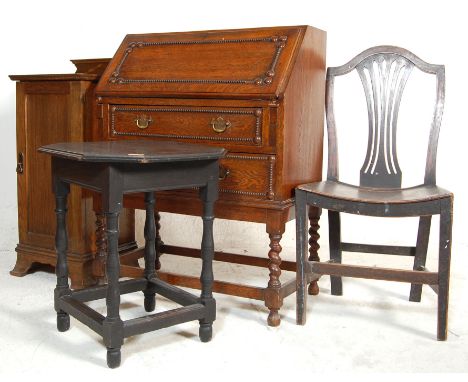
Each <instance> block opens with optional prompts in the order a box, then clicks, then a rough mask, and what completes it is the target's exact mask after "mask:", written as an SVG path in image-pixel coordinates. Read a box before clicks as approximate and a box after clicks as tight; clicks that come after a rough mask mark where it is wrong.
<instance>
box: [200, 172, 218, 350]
mask: <svg viewBox="0 0 468 382" xmlns="http://www.w3.org/2000/svg"><path fill="white" fill-rule="evenodd" d="M200 197H201V199H202V201H203V216H202V219H203V236H202V242H201V257H202V271H201V276H200V282H201V296H200V301H201V303H202V304H203V305H205V306H206V307H207V309H208V314H207V317H206V318H204V319H202V320H200V330H199V337H200V340H201V341H202V342H208V341H210V340H211V337H212V335H213V321H214V320H215V318H216V301H215V299H214V298H213V293H212V288H213V281H214V276H213V258H214V241H213V221H214V202H215V201H216V199H217V198H218V184H217V181H210V182H208V184H207V186H206V187H203V188H202V189H201V190H200Z"/></svg>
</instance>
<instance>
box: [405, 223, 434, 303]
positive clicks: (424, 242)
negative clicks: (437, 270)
mask: <svg viewBox="0 0 468 382" xmlns="http://www.w3.org/2000/svg"><path fill="white" fill-rule="evenodd" d="M431 219H432V216H430V215H429V216H421V217H420V218H419V228H418V238H417V240H416V254H415V256H414V265H413V270H415V271H419V270H421V267H424V266H425V265H426V256H427V246H428V243H429V233H430V231H431ZM421 292H422V284H411V291H410V296H409V300H410V301H413V302H420V301H421Z"/></svg>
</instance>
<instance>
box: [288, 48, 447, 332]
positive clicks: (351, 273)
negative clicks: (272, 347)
mask: <svg viewBox="0 0 468 382" xmlns="http://www.w3.org/2000/svg"><path fill="white" fill-rule="evenodd" d="M413 69H419V70H420V71H421V72H422V73H423V74H424V73H425V74H427V75H431V76H435V82H436V94H435V105H434V109H433V116H432V122H431V126H430V133H429V140H428V142H429V143H428V147H427V156H426V167H425V176H424V182H423V184H420V185H417V186H413V187H405V188H403V187H402V171H401V169H400V165H399V162H398V158H397V132H398V131H397V121H398V111H399V107H400V101H401V99H402V95H403V92H404V90H405V86H406V84H407V80H408V79H409V78H410V77H411V76H410V74H411V73H412V71H413ZM353 71H357V73H358V75H359V78H360V80H361V83H362V85H363V88H364V93H365V98H366V101H367V113H368V120H369V132H368V141H367V152H366V153H365V159H364V163H363V164H362V167H361V170H360V180H359V185H352V184H348V183H345V182H341V181H340V180H339V176H338V150H337V148H338V143H337V130H336V124H335V113H334V84H335V78H336V77H337V76H343V75H346V74H348V73H351V72H353ZM444 95H445V68H444V66H443V65H432V64H429V63H427V62H425V61H423V60H421V59H420V58H418V57H417V56H415V55H414V54H413V53H411V52H409V51H408V50H406V49H402V48H399V47H394V46H376V47H373V48H370V49H367V50H365V51H364V52H362V53H360V54H358V55H357V56H356V57H355V58H353V59H352V60H351V61H349V62H348V63H346V64H344V65H342V66H339V67H330V68H328V70H327V78H326V120H327V129H328V170H327V179H326V180H325V181H321V182H315V183H309V184H303V185H299V186H298V187H297V188H296V190H295V197H296V234H297V254H296V256H297V307H296V314H297V323H298V324H302V325H304V324H305V322H306V298H307V291H306V286H307V283H310V282H311V281H313V280H317V279H318V278H319V277H320V276H321V275H325V274H327V275H330V277H331V293H332V294H333V295H342V293H343V285H342V277H357V278H365V279H377V280H390V281H400V282H409V283H411V291H410V296H409V299H410V301H415V302H419V301H421V290H422V285H423V284H427V285H429V286H430V287H431V288H432V289H433V290H434V291H435V292H436V293H437V295H438V319H437V339H438V340H446V338H447V315H448V304H449V302H448V301H449V275H450V255H451V244H452V242H451V240H452V238H451V236H452V205H453V194H452V193H451V192H449V191H446V190H444V189H442V188H440V187H438V186H437V185H436V154H437V142H438V137H439V128H440V124H441V119H442V113H443V107H444ZM415 144H417V142H412V143H411V144H406V145H400V146H399V147H398V149H399V150H400V149H403V148H404V149H407V148H408V149H411V148H412V146H413V147H414V145H415ZM403 146H404V147H403ZM308 206H313V207H317V208H320V209H321V208H324V209H327V210H328V224H329V246H330V260H329V261H327V262H319V261H309V260H308V259H307V258H306V253H307V236H306V234H307V231H306V229H307V226H306V225H307V217H306V211H307V207H308ZM340 213H347V214H358V215H366V216H374V217H419V227H418V233H417V239H416V245H415V246H394V245H375V244H358V243H348V242H343V241H342V239H341V226H340ZM432 215H440V233H439V259H438V270H437V272H431V271H429V270H428V269H426V267H425V263H426V255H427V248H428V240H429V232H430V227H431V217H432ZM342 252H361V253H377V254H388V255H400V256H411V257H414V265H413V270H403V269H393V268H380V267H370V266H358V265H347V264H343V263H342Z"/></svg>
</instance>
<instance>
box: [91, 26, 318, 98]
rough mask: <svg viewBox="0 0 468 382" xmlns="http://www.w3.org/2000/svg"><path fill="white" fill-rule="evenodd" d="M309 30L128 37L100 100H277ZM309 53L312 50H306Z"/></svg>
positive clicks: (107, 76)
mask: <svg viewBox="0 0 468 382" xmlns="http://www.w3.org/2000/svg"><path fill="white" fill-rule="evenodd" d="M306 33H311V34H317V35H321V36H322V35H324V34H325V32H322V31H320V30H318V29H315V28H312V27H309V26H285V27H271V28H252V29H234V30H215V31H202V32H179V33H156V34H154V33H153V34H140V35H127V36H126V37H125V39H124V40H123V42H122V44H121V45H120V47H119V49H118V50H117V52H116V53H115V55H114V57H113V58H112V60H111V62H110V63H109V65H108V66H107V68H106V70H105V72H104V74H103V76H102V77H101V80H100V81H99V83H98V86H97V95H100V96H108V95H117V96H143V97H151V96H169V95H176V96H177V95H185V96H187V95H194V96H205V97H210V96H213V97H222V96H223V95H224V96H230V97H236V96H238V97H240V98H241V97H242V96H244V97H255V96H256V97H259V96H261V97H268V98H273V97H275V96H278V95H279V94H281V93H282V92H284V89H285V87H286V85H287V82H288V79H289V76H290V74H291V71H292V68H293V67H294V63H295V60H296V58H297V56H298V52H299V51H300V49H301V48H302V45H303V40H304V36H305V34H306ZM305 49H308V48H307V47H306V48H305Z"/></svg>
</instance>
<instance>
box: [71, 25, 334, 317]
mask: <svg viewBox="0 0 468 382" xmlns="http://www.w3.org/2000/svg"><path fill="white" fill-rule="evenodd" d="M325 40H326V34H325V32H323V31H321V30H318V29H316V28H313V27H310V26H292V27H273V28H254V29H239V30H219V31H202V32H181V33H161V34H160V33H158V34H141V35H127V36H126V37H125V39H124V40H123V42H122V44H121V46H120V47H119V49H118V50H117V52H116V54H115V55H114V57H113V58H112V59H111V60H110V62H109V63H108V65H107V67H106V68H105V70H104V72H103V73H102V71H99V70H98V69H95V68H96V66H95V65H101V67H103V66H105V65H103V62H104V60H96V61H92V60H91V61H89V62H88V61H85V60H83V61H78V72H86V71H94V70H96V71H97V72H99V74H101V76H100V79H99V82H98V83H97V86H96V88H95V89H93V94H92V97H93V102H91V105H90V106H89V108H88V110H87V111H85V114H86V115H95V118H93V121H92V122H91V123H90V124H89V125H90V127H91V129H92V132H91V133H90V134H89V139H91V140H122V139H125V140H128V139H154V140H176V141H181V142H194V143H204V144H209V145H214V146H219V147H224V148H226V149H227V150H228V154H227V155H226V157H225V158H224V159H222V160H221V165H220V181H219V187H220V194H219V200H218V202H217V203H216V207H215V208H216V216H217V217H218V218H221V219H231V220H240V221H250V222H258V223H264V224H265V225H266V232H267V233H268V235H269V239H270V248H269V249H265V255H267V256H264V257H252V256H243V255H236V254H231V253H225V252H216V254H215V260H219V261H227V262H233V263H238V264H246V265H254V266H261V267H268V269H269V280H265V287H261V288H260V287H254V286H249V285H244V284H241V283H228V282H224V281H222V280H216V281H215V283H214V286H213V290H214V291H215V292H221V293H226V294H231V295H237V296H242V297H248V298H252V299H258V300H263V301H264V302H265V305H266V306H267V307H268V309H269V311H270V313H269V316H268V324H269V325H271V326H277V325H279V324H280V315H279V310H280V308H281V306H282V303H283V298H284V297H286V296H288V295H289V294H291V293H293V292H294V291H295V289H296V285H295V279H294V280H290V281H288V282H282V281H281V280H280V276H281V270H282V269H283V270H290V271H294V270H295V264H294V263H292V262H282V261H281V245H280V241H281V237H282V235H283V233H284V231H285V224H286V222H287V221H289V220H291V219H293V218H294V208H292V207H294V195H293V190H294V187H295V186H296V185H298V184H301V183H307V182H311V181H317V180H320V179H321V173H322V144H323V115H324V110H323V109H324V97H325V93H324V84H325V46H326V41H325ZM106 64H107V62H106ZM124 205H125V207H126V208H128V209H130V211H131V209H136V208H138V209H144V199H143V196H142V195H137V196H130V197H127V198H126V199H125V200H124ZM94 209H95V210H96V213H97V217H98V229H97V233H96V235H97V240H96V253H95V255H94V258H93V265H92V267H90V269H91V270H92V272H93V276H94V277H97V278H99V277H101V278H102V277H103V276H104V274H103V269H104V263H105V252H106V249H105V240H104V239H103V238H102V232H103V230H104V228H103V226H104V223H103V218H102V215H101V214H100V207H99V203H98V202H96V201H95V203H94ZM159 212H172V213H179V214H187V215H201V212H202V206H201V203H200V202H199V200H198V196H197V192H196V190H182V191H174V192H159V193H157V195H156V211H155V216H156V221H157V226H158V228H159ZM131 219H132V217H128V222H129V224H130V225H132V224H133V221H132V220H131ZM309 219H310V223H311V224H310V258H311V259H316V258H317V249H318V243H317V240H318V237H319V235H318V233H317V230H318V220H319V211H318V210H316V209H314V208H312V209H311V210H310V211H309ZM162 239H164V238H162ZM157 240H158V244H157V252H158V266H159V261H163V258H159V256H160V255H161V254H174V255H180V256H190V257H199V256H200V251H199V250H195V249H191V248H181V247H176V246H172V245H169V243H163V241H162V240H161V238H160V237H159V234H158V235H157ZM122 241H123V242H125V240H123V239H122ZM126 242H132V240H126ZM127 249H128V246H127ZM142 256H143V253H142V250H138V249H137V250H130V251H127V252H126V253H123V254H122V255H121V263H122V269H121V274H122V275H125V276H135V277H139V276H141V275H142V274H143V273H142V272H143V270H142V269H140V268H138V267H137V259H138V258H139V257H142ZM159 274H160V277H161V279H163V280H166V281H169V282H171V283H174V284H177V285H182V286H187V287H199V280H198V279H197V278H193V277H189V276H185V275H179V274H168V273H164V272H159ZM309 291H310V293H317V291H318V290H317V286H316V285H311V287H310V289H309Z"/></svg>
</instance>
